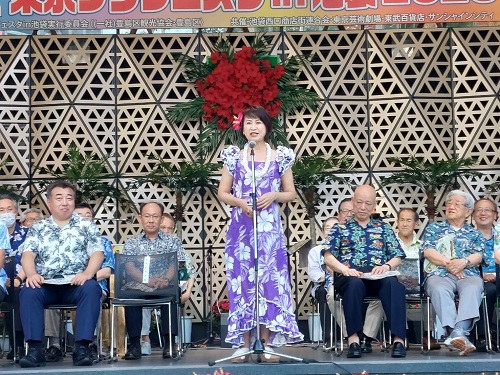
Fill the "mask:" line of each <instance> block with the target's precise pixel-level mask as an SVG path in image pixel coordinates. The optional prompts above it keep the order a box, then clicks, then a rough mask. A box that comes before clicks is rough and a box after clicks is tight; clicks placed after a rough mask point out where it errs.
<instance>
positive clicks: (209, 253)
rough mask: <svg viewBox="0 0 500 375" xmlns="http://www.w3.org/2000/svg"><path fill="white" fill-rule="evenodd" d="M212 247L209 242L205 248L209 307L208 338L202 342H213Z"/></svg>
mask: <svg viewBox="0 0 500 375" xmlns="http://www.w3.org/2000/svg"><path fill="white" fill-rule="evenodd" d="M212 249H213V244H212V242H210V245H208V250H207V256H206V259H207V268H208V293H209V295H210V309H209V316H210V318H209V320H208V332H207V333H208V338H207V339H206V340H205V341H204V342H203V343H204V344H213V342H214V318H213V313H212V306H213V303H214V297H213V290H212Z"/></svg>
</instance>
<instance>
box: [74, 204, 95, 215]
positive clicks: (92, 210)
mask: <svg viewBox="0 0 500 375" xmlns="http://www.w3.org/2000/svg"><path fill="white" fill-rule="evenodd" d="M77 208H87V209H89V210H90V212H91V213H92V217H95V212H94V209H93V208H92V207H91V206H90V204H88V203H85V202H83V203H78V204H76V205H75V210H76V209H77Z"/></svg>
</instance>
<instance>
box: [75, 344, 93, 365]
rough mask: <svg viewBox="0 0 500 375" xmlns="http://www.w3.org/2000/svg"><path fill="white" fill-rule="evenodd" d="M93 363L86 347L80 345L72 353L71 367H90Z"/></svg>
mask: <svg viewBox="0 0 500 375" xmlns="http://www.w3.org/2000/svg"><path fill="white" fill-rule="evenodd" d="M93 363H94V361H93V360H92V358H90V354H89V347H88V346H85V345H81V346H80V347H79V348H78V349H76V350H75V351H74V352H73V366H92V364H93Z"/></svg>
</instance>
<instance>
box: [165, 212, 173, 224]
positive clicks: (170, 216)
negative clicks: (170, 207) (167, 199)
mask: <svg viewBox="0 0 500 375" xmlns="http://www.w3.org/2000/svg"><path fill="white" fill-rule="evenodd" d="M163 216H164V217H166V218H167V219H170V220H172V221H173V223H174V224H175V219H174V217H173V216H172V215H170V214H169V213H168V212H164V213H163Z"/></svg>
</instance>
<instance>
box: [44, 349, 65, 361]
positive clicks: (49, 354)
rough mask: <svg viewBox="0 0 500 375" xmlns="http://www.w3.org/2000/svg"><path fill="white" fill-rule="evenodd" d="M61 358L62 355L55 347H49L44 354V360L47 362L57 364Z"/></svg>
mask: <svg viewBox="0 0 500 375" xmlns="http://www.w3.org/2000/svg"><path fill="white" fill-rule="evenodd" d="M62 357H63V353H62V351H61V349H59V348H58V347H57V346H53V345H51V346H49V348H48V349H47V351H46V352H45V359H46V360H47V362H57V361H60V360H61V359H62Z"/></svg>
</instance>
